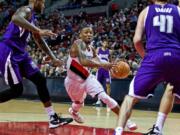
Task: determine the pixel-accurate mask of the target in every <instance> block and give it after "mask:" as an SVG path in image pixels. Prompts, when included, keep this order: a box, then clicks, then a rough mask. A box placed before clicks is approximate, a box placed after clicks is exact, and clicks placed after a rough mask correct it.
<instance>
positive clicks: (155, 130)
mask: <svg viewBox="0 0 180 135" xmlns="http://www.w3.org/2000/svg"><path fill="white" fill-rule="evenodd" d="M149 130H150V131H149V132H148V133H145V134H143V135H163V134H162V133H161V132H160V130H159V128H158V127H157V126H155V125H153V127H152V128H150V129H149Z"/></svg>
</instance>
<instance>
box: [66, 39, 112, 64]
mask: <svg viewBox="0 0 180 135" xmlns="http://www.w3.org/2000/svg"><path fill="white" fill-rule="evenodd" d="M84 47H85V45H84V43H83V41H81V40H77V41H75V42H74V43H73V45H72V47H71V49H70V56H71V57H78V59H79V62H80V63H81V64H82V65H83V66H86V67H97V68H99V67H103V68H111V67H112V66H113V65H112V64H107V63H106V64H105V63H101V62H98V61H94V60H91V59H88V58H87V57H86V56H85V54H84V53H83V50H84V49H85V48H84Z"/></svg>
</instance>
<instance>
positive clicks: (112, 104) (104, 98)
mask: <svg viewBox="0 0 180 135" xmlns="http://www.w3.org/2000/svg"><path fill="white" fill-rule="evenodd" d="M98 98H99V99H101V100H102V101H103V103H105V104H106V105H107V106H108V107H109V108H110V109H113V108H115V107H116V106H118V103H117V102H116V101H115V100H114V99H112V98H111V97H110V96H108V95H107V94H106V93H105V92H101V93H99V95H98Z"/></svg>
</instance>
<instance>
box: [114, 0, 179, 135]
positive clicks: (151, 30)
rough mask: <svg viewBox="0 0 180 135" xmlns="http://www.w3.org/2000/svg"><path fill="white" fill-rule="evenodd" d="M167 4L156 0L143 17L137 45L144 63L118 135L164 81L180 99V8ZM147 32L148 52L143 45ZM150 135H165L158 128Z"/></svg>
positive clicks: (124, 108)
mask: <svg viewBox="0 0 180 135" xmlns="http://www.w3.org/2000/svg"><path fill="white" fill-rule="evenodd" d="M167 1H168V0H155V1H154V4H152V5H150V6H148V7H147V8H145V9H144V10H143V11H142V12H141V13H140V15H139V19H138V23H137V27H136V31H135V36H134V44H135V48H136V50H137V51H138V53H139V54H140V56H141V57H142V58H143V61H142V63H141V67H140V68H139V70H138V72H137V75H136V76H135V77H134V79H133V80H132V82H131V84H130V89H129V94H128V95H127V96H126V97H125V99H124V101H123V104H122V106H121V111H120V116H119V121H118V127H117V128H116V130H115V135H122V134H123V129H124V126H125V124H126V121H127V119H128V118H129V117H130V115H131V112H132V107H133V106H134V105H135V104H136V103H137V102H138V101H139V100H140V99H147V98H148V97H150V96H152V95H153V92H154V88H155V87H156V86H157V85H158V84H159V83H160V82H168V83H170V84H171V85H172V86H169V87H170V88H169V89H173V94H174V95H175V96H177V97H178V98H180V79H179V76H180V70H179V68H180V40H179V39H180V37H179V35H180V28H179V27H176V26H179V24H180V8H179V7H177V6H175V5H172V4H168V3H167ZM144 31H145V33H146V40H147V43H146V49H144V46H143V44H142V37H143V32H144ZM167 111H168V110H167ZM148 135H162V131H161V130H159V129H158V128H157V130H156V131H154V132H153V133H148Z"/></svg>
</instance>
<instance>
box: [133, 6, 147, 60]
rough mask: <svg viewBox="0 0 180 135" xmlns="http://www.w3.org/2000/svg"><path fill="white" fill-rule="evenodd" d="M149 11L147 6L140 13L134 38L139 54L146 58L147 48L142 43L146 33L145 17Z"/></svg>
mask: <svg viewBox="0 0 180 135" xmlns="http://www.w3.org/2000/svg"><path fill="white" fill-rule="evenodd" d="M146 12H147V8H145V9H144V10H143V11H142V12H141V13H140V15H139V18H138V22H137V26H136V30H135V35H134V38H133V42H134V46H135V48H136V50H137V52H138V53H139V55H140V56H141V57H142V58H144V55H145V48H144V45H143V43H142V38H143V33H144V19H145V15H146Z"/></svg>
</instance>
